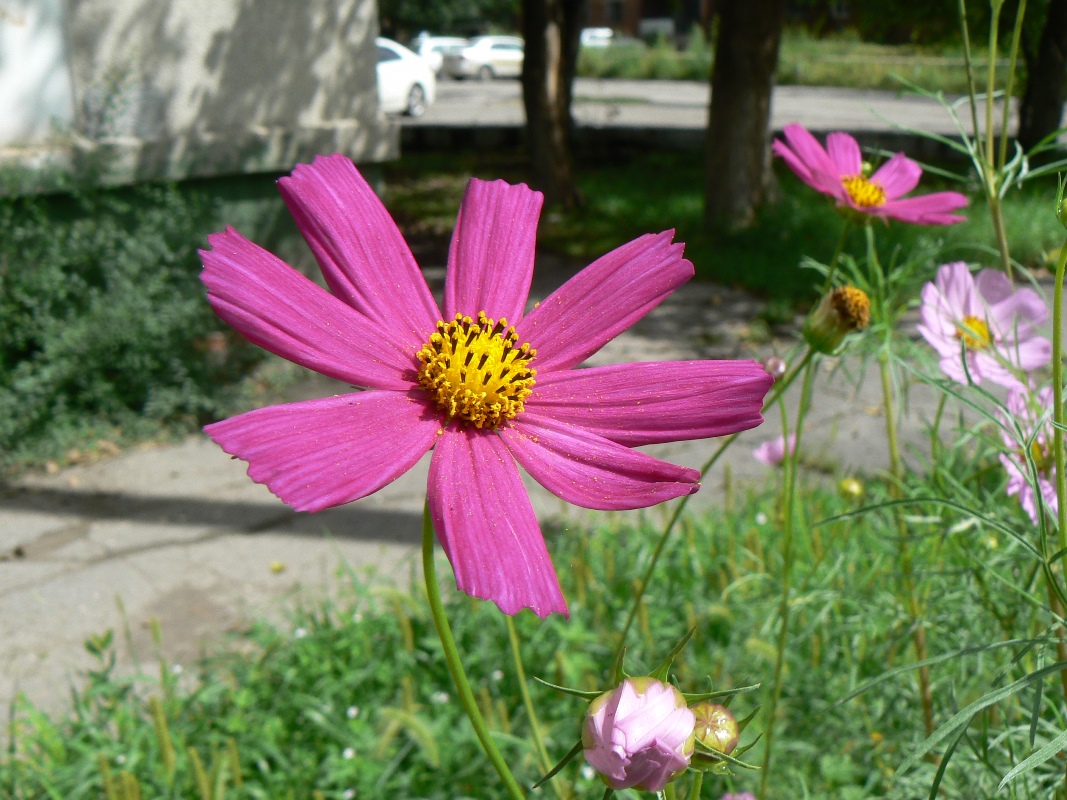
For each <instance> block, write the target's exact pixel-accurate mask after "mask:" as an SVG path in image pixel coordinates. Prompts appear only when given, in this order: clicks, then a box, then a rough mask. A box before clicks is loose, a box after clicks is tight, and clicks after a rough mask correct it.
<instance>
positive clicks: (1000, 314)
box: [918, 261, 1052, 388]
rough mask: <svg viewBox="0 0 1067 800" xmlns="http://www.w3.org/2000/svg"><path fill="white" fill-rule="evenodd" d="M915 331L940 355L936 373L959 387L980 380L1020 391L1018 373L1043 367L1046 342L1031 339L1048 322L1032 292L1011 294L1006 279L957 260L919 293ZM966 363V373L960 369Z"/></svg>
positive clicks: (1047, 348) (1049, 349) (1047, 350)
mask: <svg viewBox="0 0 1067 800" xmlns="http://www.w3.org/2000/svg"><path fill="white" fill-rule="evenodd" d="M921 298H922V305H921V308H920V311H919V315H920V319H921V323H920V324H919V326H918V331H919V333H920V334H922V336H923V338H924V339H926V341H927V342H928V343H929V344H930V346H931V347H933V348H934V350H936V351H937V353H938V355H940V356H941V371H942V372H944V373H945V375H947V376H948V377H949V378H952V379H953V380H955V381H958V382H960V383H967V382H968V377H969V378H970V381H971V382H973V383H975V384H979V383H981V382H982V381H983V380H986V379H988V380H990V381H992V382H993V383H997V384H1000V385H1001V386H1007V387H1009V388H1023V387H1024V384H1023V382H1022V381H1021V380H1020V378H1019V375H1018V373H1020V372H1029V371H1031V370H1034V369H1038V368H1039V367H1043V366H1045V365H1046V364H1048V363H1049V361H1050V360H1051V358H1052V343H1051V342H1050V341H1049V340H1048V339H1046V338H1045V337H1044V336H1038V335H1037V328H1038V326H1040V325H1042V324H1043V323H1044V322H1045V320H1046V319H1047V318H1048V308H1047V307H1046V305H1045V301H1044V300H1042V299H1041V296H1040V295H1039V294H1038V293H1037V292H1035V291H1034V290H1033V289H1029V288H1023V289H1018V290H1016V291H1013V290H1012V285H1011V281H1010V280H1009V279H1008V276H1007V275H1005V274H1004V273H1003V272H1000V271H999V270H993V269H984V270H982V271H981V272H979V273H978V275H977V277H976V276H973V275H971V271H970V270H969V269H968V268H967V265H966V264H964V263H963V262H962V261H955V262H953V263H951V264H943V265H942V266H941V268H940V269H938V271H937V276H936V278H935V279H934V280H933V281H932V282H929V283H927V284H926V285H925V286H924V287H923V290H922V295H921ZM964 359H966V370H965V369H964Z"/></svg>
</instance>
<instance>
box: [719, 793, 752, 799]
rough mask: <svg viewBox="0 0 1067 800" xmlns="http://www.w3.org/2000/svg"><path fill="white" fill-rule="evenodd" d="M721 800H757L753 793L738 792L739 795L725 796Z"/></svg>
mask: <svg viewBox="0 0 1067 800" xmlns="http://www.w3.org/2000/svg"><path fill="white" fill-rule="evenodd" d="M719 800H756V795H754V794H752V792H738V793H737V794H724V795H723V796H722V797H720V798H719Z"/></svg>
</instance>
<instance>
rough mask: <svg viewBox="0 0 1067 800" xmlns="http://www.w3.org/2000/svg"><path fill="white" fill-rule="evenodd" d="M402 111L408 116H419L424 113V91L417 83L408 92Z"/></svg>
mask: <svg viewBox="0 0 1067 800" xmlns="http://www.w3.org/2000/svg"><path fill="white" fill-rule="evenodd" d="M404 113H405V114H407V115H408V116H409V117H421V116H422V115H423V114H425V113H426V92H425V91H424V90H423V88H422V87H421V86H419V84H417V83H416V84H415V85H414V86H412V87H411V91H410V92H408V104H407V107H406V108H405V109H404Z"/></svg>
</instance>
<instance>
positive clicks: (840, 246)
mask: <svg viewBox="0 0 1067 800" xmlns="http://www.w3.org/2000/svg"><path fill="white" fill-rule="evenodd" d="M851 230H852V221H851V220H849V219H846V220H845V224H844V226H842V228H841V236H840V238H838V240H837V247H836V248H835V249H834V254H833V255H832V256H830V266H829V268H828V269H827V271H826V285H825V286H824V287H823V290H822V293H823V294H826V293H827V292H828V291H830V289H831V288H833V285H834V273H835V272H836V271H837V262H838V261H839V260H840V258H841V253H842V252H843V251H844V249H845V242H847V241H848V234H849V232H850V231H851Z"/></svg>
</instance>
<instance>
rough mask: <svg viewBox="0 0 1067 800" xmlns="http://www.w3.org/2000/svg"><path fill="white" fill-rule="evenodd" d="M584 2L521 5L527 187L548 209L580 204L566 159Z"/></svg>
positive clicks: (533, 0) (531, 0)
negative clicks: (535, 191)
mask: <svg viewBox="0 0 1067 800" xmlns="http://www.w3.org/2000/svg"><path fill="white" fill-rule="evenodd" d="M587 5H588V0H523V4H522V33H523V37H524V39H525V40H526V45H525V55H524V57H523V63H522V99H523V104H524V105H525V106H526V146H527V149H528V150H529V153H530V160H531V163H532V167H533V175H532V179H531V183H532V184H533V186H534V188H535V189H540V190H541V191H542V192H544V193H545V201H546V203H548V204H557V203H558V204H560V205H562V206H563V207H564V208H573V207H574V206H576V205H578V204H579V203H580V202H581V195H580V194H579V192H578V187H577V186H576V185H575V183H574V169H573V158H572V156H571V129H572V127H573V120H572V119H571V88H572V84H573V83H574V72H575V69H576V67H577V64H578V37H579V32H580V30H581V25H582V21H583V19H584V18H585V15H586V12H587Z"/></svg>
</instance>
